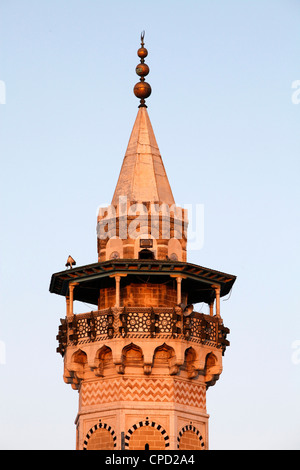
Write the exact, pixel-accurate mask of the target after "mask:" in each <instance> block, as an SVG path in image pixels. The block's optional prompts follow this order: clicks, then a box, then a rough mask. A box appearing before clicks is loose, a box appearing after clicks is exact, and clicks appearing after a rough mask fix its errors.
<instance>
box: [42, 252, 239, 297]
mask: <svg viewBox="0 0 300 470" xmlns="http://www.w3.org/2000/svg"><path fill="white" fill-rule="evenodd" d="M117 274H121V275H123V276H126V277H124V278H122V280H121V287H122V285H126V284H129V283H141V282H150V283H156V284H159V283H164V282H168V281H170V282H171V281H172V278H173V277H174V276H182V277H183V280H182V291H183V292H186V293H187V294H188V302H189V303H198V302H207V303H210V302H211V300H212V299H213V298H214V289H213V288H212V286H213V285H219V286H220V295H221V297H223V296H225V295H227V294H229V292H230V291H231V288H232V286H233V284H234V282H235V279H236V276H233V275H231V274H226V273H223V272H220V271H215V270H213V269H208V268H205V267H203V266H198V265H195V264H191V263H183V262H179V261H169V260H168V261H162V260H138V259H136V260H133V259H117V260H109V261H104V262H102V263H94V264H89V265H86V266H79V267H77V268H73V269H66V270H64V271H61V272H58V273H55V274H53V275H52V278H51V282H50V287H49V290H50V292H51V293H54V294H58V295H62V296H66V295H68V292H69V284H70V283H72V282H76V283H78V287H77V288H76V289H75V291H74V300H79V301H82V302H87V303H91V304H93V305H97V304H98V297H99V290H100V289H103V288H106V287H113V286H114V285H115V284H114V279H113V276H114V275H117Z"/></svg>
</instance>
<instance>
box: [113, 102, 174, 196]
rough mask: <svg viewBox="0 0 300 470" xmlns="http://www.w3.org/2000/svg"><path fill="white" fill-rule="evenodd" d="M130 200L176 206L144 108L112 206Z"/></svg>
mask: <svg viewBox="0 0 300 470" xmlns="http://www.w3.org/2000/svg"><path fill="white" fill-rule="evenodd" d="M120 196H126V197H127V200H128V201H135V202H157V203H166V204H175V201H174V197H173V194H172V190H171V187H170V184H169V180H168V177H167V174H166V170H165V167H164V164H163V161H162V158H161V155H160V152H159V148H158V145H157V142H156V139H155V135H154V132H153V129H152V125H151V122H150V119H149V115H148V112H147V109H146V107H140V108H139V111H138V114H137V117H136V120H135V123H134V126H133V129H132V132H131V136H130V139H129V143H128V146H127V150H126V153H125V157H124V160H123V165H122V168H121V172H120V175H119V179H118V183H117V186H116V189H115V193H114V196H113V199H112V204H114V205H115V204H118V203H119V197H120Z"/></svg>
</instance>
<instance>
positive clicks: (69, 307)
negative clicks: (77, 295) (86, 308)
mask: <svg viewBox="0 0 300 470" xmlns="http://www.w3.org/2000/svg"><path fill="white" fill-rule="evenodd" d="M78 284H79V283H78V282H73V283H70V284H69V299H68V300H67V315H68V316H69V317H73V315H74V313H73V303H74V288H75V287H76V286H78ZM68 304H69V305H68ZM68 311H69V314H68Z"/></svg>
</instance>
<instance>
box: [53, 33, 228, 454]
mask: <svg viewBox="0 0 300 470" xmlns="http://www.w3.org/2000/svg"><path fill="white" fill-rule="evenodd" d="M143 39H144V36H143V35H142V43H141V47H140V48H139V50H138V56H139V57H140V64H139V65H138V66H137V67H136V72H137V74H138V75H139V76H140V82H139V83H137V84H136V86H135V87H134V93H135V95H136V96H137V97H138V98H140V105H139V109H138V113H137V117H136V121H135V123H134V126H133V130H132V133H131V136H130V139H129V143H128V147H127V150H126V153H125V157H124V160H123V164H122V167H121V171H120V175H119V179H118V181H117V185H116V189H115V192H114V195H113V198H112V202H111V205H110V206H109V207H106V208H102V209H100V211H99V215H98V220H97V244H98V262H97V263H94V264H90V265H86V266H81V267H74V266H75V264H76V263H75V262H74V260H73V259H72V258H71V257H69V259H68V262H67V268H70V269H66V270H64V271H62V272H58V273H56V274H53V275H52V279H51V284H50V292H52V293H55V294H58V295H62V296H64V297H65V298H66V317H65V318H63V319H61V325H60V326H59V333H58V336H57V339H58V342H59V346H58V348H57V351H58V352H59V353H60V354H61V355H62V356H63V359H64V375H63V376H64V381H65V382H66V383H68V384H70V385H71V386H72V388H73V389H74V390H78V393H79V409H78V415H77V417H76V421H75V423H76V429H77V433H76V448H77V449H78V450H82V449H87V450H91V449H99V450H100V449H102V450H104V449H105V450H114V449H115V450H120V449H129V450H142V449H149V450H163V449H165V450H167V449H170V450H177V449H188V450H197V449H199V450H200V449H208V414H207V410H206V390H207V389H208V387H210V386H212V385H214V384H215V382H216V380H218V378H219V376H220V374H221V372H222V356H223V354H224V352H225V349H226V346H228V345H229V342H228V341H227V339H226V335H227V334H228V333H229V330H228V329H227V328H226V327H225V326H224V325H223V320H222V318H221V315H220V297H222V296H224V295H227V294H228V293H229V292H230V290H231V288H232V286H233V284H234V281H235V276H232V275H229V274H226V273H222V272H219V271H215V270H212V269H208V268H204V267H202V266H197V265H195V264H191V263H188V262H187V256H186V250H187V213H186V210H184V209H182V208H180V207H178V206H176V204H175V201H174V198H173V194H172V190H171V187H170V184H169V181H168V177H167V174H166V171H165V168H164V164H163V161H162V158H161V155H160V151H159V148H158V145H157V142H156V139H155V135H154V132H153V129H152V125H151V122H150V119H149V115H148V112H147V107H146V104H145V99H146V98H148V97H149V96H150V94H151V87H150V85H149V84H148V83H147V82H145V76H146V75H147V74H148V72H149V67H148V66H147V65H146V64H145V58H146V57H147V54H148V52H147V49H146V48H145V47H144V41H143ZM74 300H77V301H82V302H85V303H89V304H92V305H94V306H95V309H94V310H93V311H90V312H87V313H84V314H75V313H74V311H73V302H74ZM200 302H201V303H202V302H205V303H207V304H208V305H209V312H210V313H209V314H203V313H200V312H196V311H194V308H193V304H196V303H200Z"/></svg>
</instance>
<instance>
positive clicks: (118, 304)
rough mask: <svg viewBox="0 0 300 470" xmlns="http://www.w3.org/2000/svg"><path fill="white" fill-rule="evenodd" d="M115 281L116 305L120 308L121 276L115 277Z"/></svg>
mask: <svg viewBox="0 0 300 470" xmlns="http://www.w3.org/2000/svg"><path fill="white" fill-rule="evenodd" d="M115 281H116V305H115V307H117V308H118V307H120V281H121V276H115Z"/></svg>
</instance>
